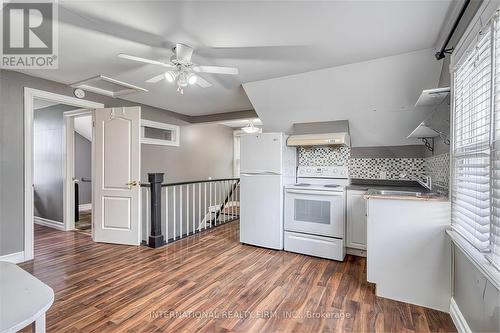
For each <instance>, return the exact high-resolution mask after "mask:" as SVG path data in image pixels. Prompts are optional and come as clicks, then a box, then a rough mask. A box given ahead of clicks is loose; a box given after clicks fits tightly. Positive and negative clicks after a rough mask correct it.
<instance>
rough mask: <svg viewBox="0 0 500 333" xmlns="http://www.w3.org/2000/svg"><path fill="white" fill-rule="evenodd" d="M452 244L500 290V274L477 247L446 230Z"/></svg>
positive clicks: (453, 232)
mask: <svg viewBox="0 0 500 333" xmlns="http://www.w3.org/2000/svg"><path fill="white" fill-rule="evenodd" d="M446 233H447V234H448V236H450V238H451V240H452V242H453V243H454V244H455V245H456V246H457V247H458V248H459V249H460V251H462V253H463V254H464V255H465V256H466V257H467V258H468V259H469V260H470V261H471V262H472V263H473V264H474V266H476V268H477V269H478V270H479V271H480V272H481V273H482V274H483V275H484V276H485V277H486V279H488V280H489V281H490V282H491V284H493V286H494V287H495V288H497V290H500V272H499V271H498V270H497V269H496V268H495V267H493V265H491V264H490V262H489V261H488V260H487V259H486V257H485V256H484V253H481V252H479V251H478V250H477V249H476V248H475V247H473V246H472V244H470V243H469V242H467V241H466V240H465V239H464V238H463V237H462V236H460V235H459V234H458V233H456V232H455V231H453V230H450V229H449V230H446Z"/></svg>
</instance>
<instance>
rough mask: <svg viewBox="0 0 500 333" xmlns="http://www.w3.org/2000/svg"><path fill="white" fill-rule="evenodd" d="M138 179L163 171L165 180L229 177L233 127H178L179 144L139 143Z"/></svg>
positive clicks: (203, 125) (231, 167)
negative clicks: (140, 167) (140, 170)
mask: <svg viewBox="0 0 500 333" xmlns="http://www.w3.org/2000/svg"><path fill="white" fill-rule="evenodd" d="M141 154H142V155H141V156H142V164H143V165H142V177H141V179H142V181H143V182H144V181H147V173H148V172H163V173H165V178H164V179H165V182H167V183H173V182H181V181H192V180H201V179H208V177H212V178H213V179H215V178H230V177H232V173H233V130H232V129H231V128H229V127H227V126H223V125H216V124H197V125H186V126H182V127H181V136H180V147H168V146H156V145H142V151H141Z"/></svg>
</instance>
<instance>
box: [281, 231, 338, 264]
mask: <svg viewBox="0 0 500 333" xmlns="http://www.w3.org/2000/svg"><path fill="white" fill-rule="evenodd" d="M284 245H285V251H290V252H296V253H302V254H307V255H310V256H315V257H321V258H327V259H333V260H340V261H342V260H344V257H345V247H344V241H343V240H342V239H338V238H330V237H322V236H316V235H308V234H300V233H296V232H289V231H285V244H284Z"/></svg>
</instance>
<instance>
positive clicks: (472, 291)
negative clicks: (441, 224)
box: [453, 246, 500, 332]
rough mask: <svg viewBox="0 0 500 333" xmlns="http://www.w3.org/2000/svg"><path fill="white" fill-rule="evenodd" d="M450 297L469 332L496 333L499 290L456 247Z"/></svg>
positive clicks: (499, 327)
mask: <svg viewBox="0 0 500 333" xmlns="http://www.w3.org/2000/svg"><path fill="white" fill-rule="evenodd" d="M453 255H454V272H453V275H454V282H453V284H454V286H453V298H454V299H455V302H456V303H457V305H458V307H459V309H460V312H461V313H462V315H463V316H464V317H465V320H466V321H467V324H468V325H469V327H470V328H471V331H472V332H500V291H499V290H498V289H496V288H495V287H494V286H493V285H492V284H491V282H489V281H488V280H487V279H486V278H485V277H484V275H483V274H482V273H481V272H480V271H479V270H478V269H477V268H476V267H475V266H474V265H473V264H472V262H471V261H470V260H469V259H468V258H467V257H466V256H465V255H464V254H463V252H462V251H461V250H459V249H458V248H457V247H456V246H454V249H453Z"/></svg>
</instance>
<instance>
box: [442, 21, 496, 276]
mask: <svg viewBox="0 0 500 333" xmlns="http://www.w3.org/2000/svg"><path fill="white" fill-rule="evenodd" d="M495 21H496V20H495ZM494 25H496V22H492V23H491V25H490V26H487V27H485V28H484V29H483V32H482V33H481V34H480V35H479V36H478V38H477V39H476V42H475V44H474V45H473V49H472V50H471V52H470V53H469V54H468V55H467V56H466V57H465V58H464V59H463V61H461V62H459V64H458V66H456V67H455V70H454V76H453V77H454V81H453V88H454V90H453V91H454V109H453V148H452V163H453V165H452V167H453V179H452V181H453V183H452V184H453V185H452V188H451V204H452V227H453V230H454V231H456V232H457V233H458V234H459V235H461V236H462V237H463V238H464V239H466V240H467V241H468V242H470V243H471V244H472V245H473V246H474V248H475V249H476V250H477V251H479V252H481V253H484V254H486V257H487V258H488V259H489V261H490V262H491V263H492V264H493V265H494V266H496V267H497V268H498V267H500V223H499V219H500V103H497V102H496V100H497V99H498V98H500V91H499V93H497V90H495V89H494V87H499V85H497V84H496V82H499V83H500V70H499V69H498V68H499V66H500V62H499V61H498V57H499V56H500V53H498V52H493V50H494V45H497V46H498V44H499V43H497V42H496V40H497V39H499V34H498V33H497V31H496V28H495V27H493V26H494ZM495 51H496V50H495ZM497 63H498V65H497ZM493 71H494V73H493Z"/></svg>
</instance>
